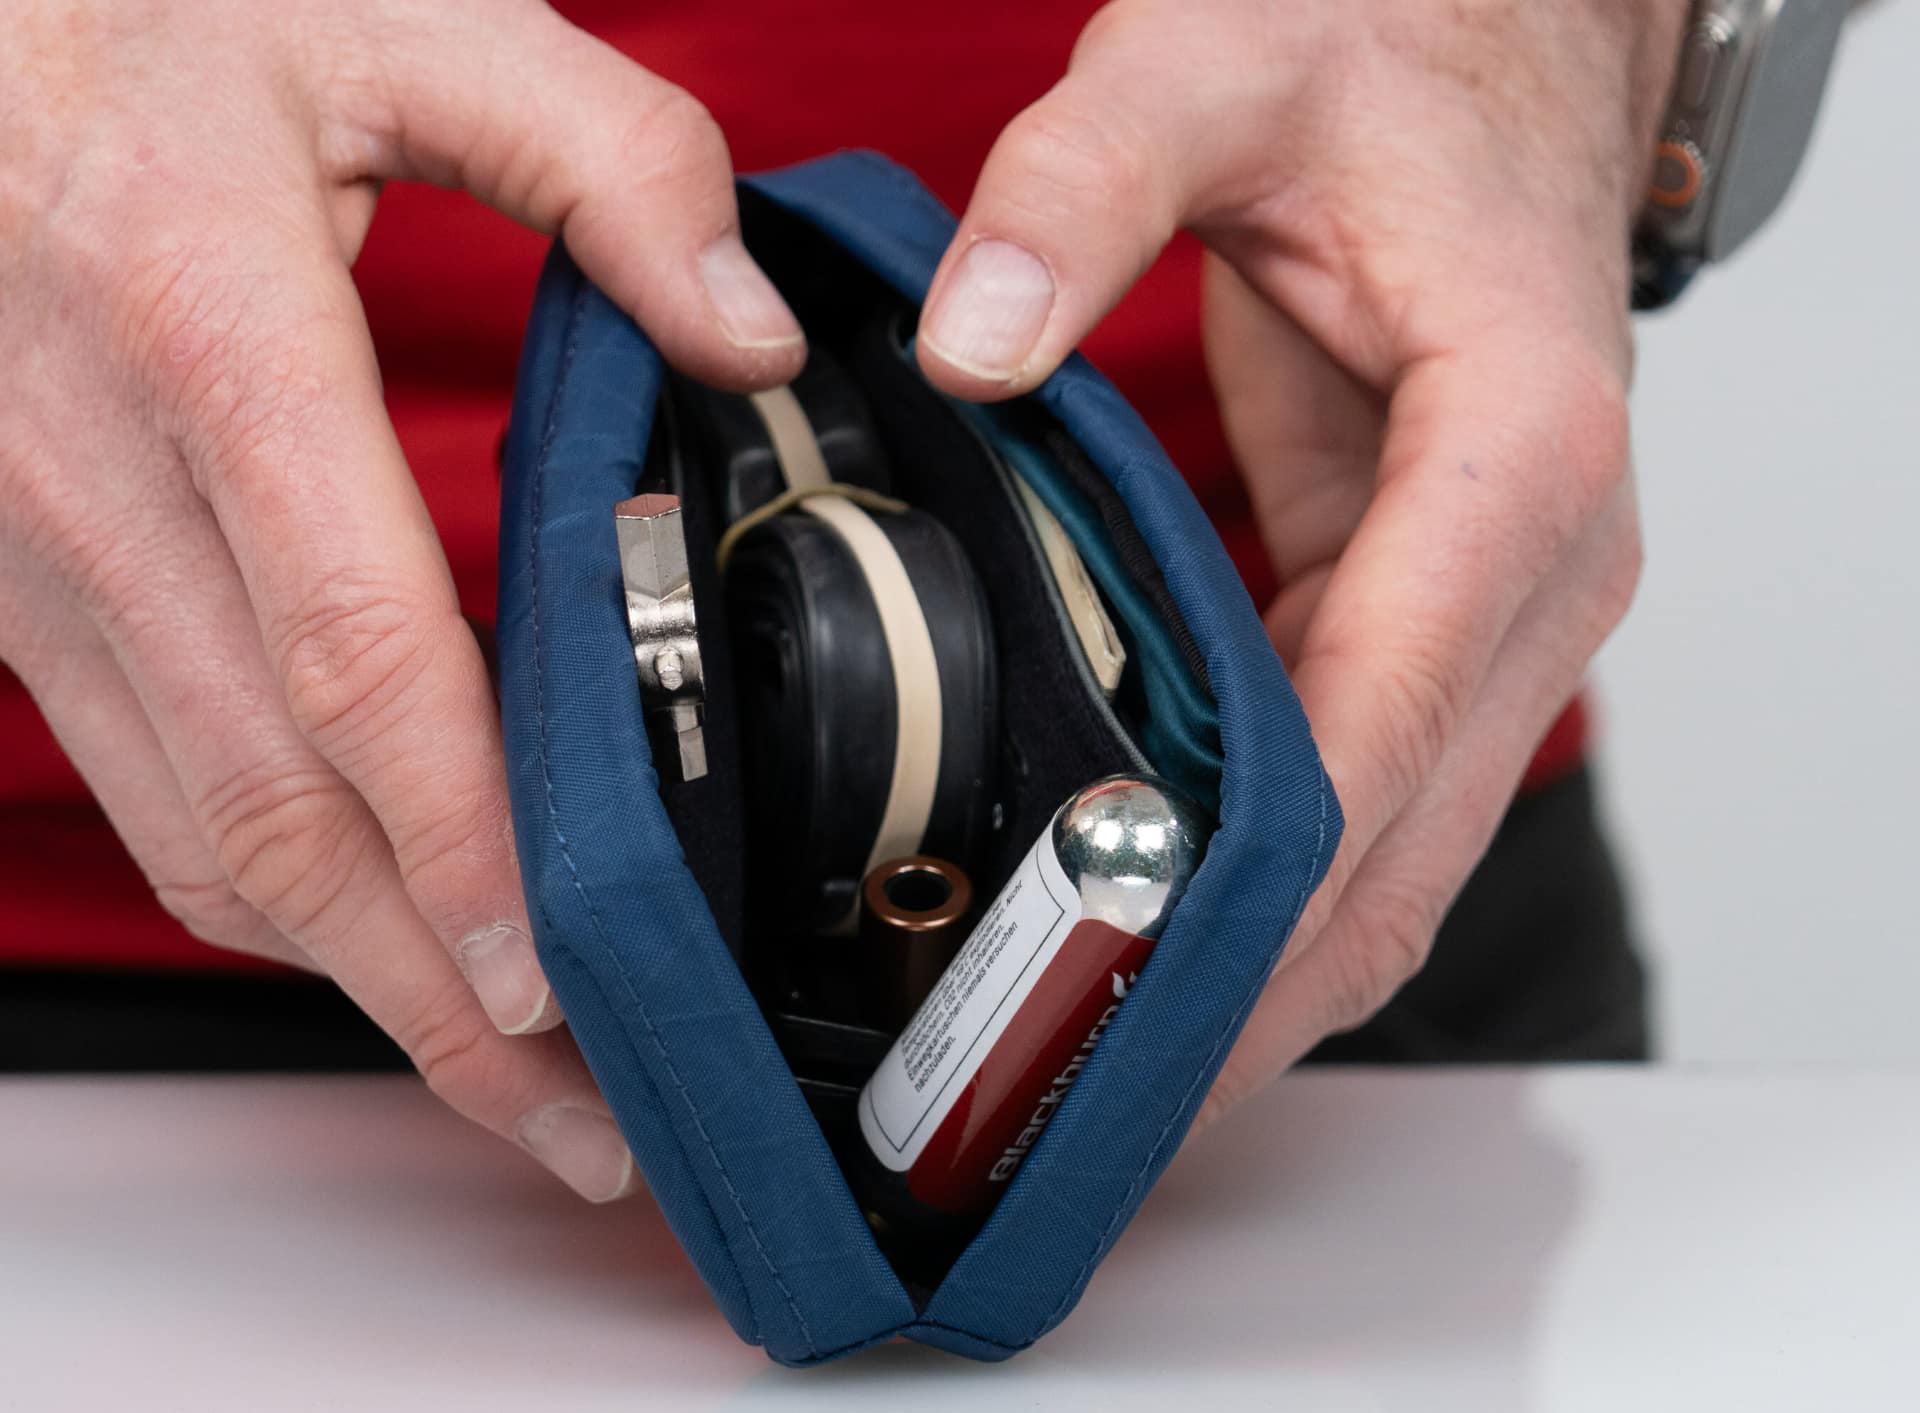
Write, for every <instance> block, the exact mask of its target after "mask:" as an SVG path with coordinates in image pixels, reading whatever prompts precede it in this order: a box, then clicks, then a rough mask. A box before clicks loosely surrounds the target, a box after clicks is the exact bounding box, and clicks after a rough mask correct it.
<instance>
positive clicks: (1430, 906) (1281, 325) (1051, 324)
mask: <svg viewBox="0 0 1920 1413" xmlns="http://www.w3.org/2000/svg"><path fill="white" fill-rule="evenodd" d="M1684 12H1685V0H1524V3H1522V0H1464V3H1459V4H1453V5H1435V6H1428V5H1409V4H1406V3H1404V0H1347V2H1346V3H1344V4H1341V5H1337V6H1325V5H1320V6H1303V5H1299V4H1296V3H1291V0H1219V3H1211V4H1206V5H1194V4H1191V3H1189V2H1188V0H1119V3H1115V4H1112V5H1109V6H1108V7H1107V8H1106V9H1104V10H1102V11H1101V12H1100V13H1099V14H1098V15H1097V16H1096V17H1095V19H1094V21H1093V22H1092V23H1091V24H1090V25H1089V26H1088V27H1087V30H1086V32H1085V33H1084V34H1083V35H1082V36H1081V39H1080V43H1079V44H1078V46H1077V47H1076V49H1075V52H1074V56H1073V62H1072V65H1071V68H1070V70H1069V72H1068V74H1067V76H1066V77H1065V78H1064V79H1063V80H1062V81H1061V82H1060V83H1059V84H1058V85H1057V86H1056V87H1055V88H1054V89H1053V90H1052V91H1051V92H1050V93H1048V94H1047V95H1046V96H1045V97H1044V98H1042V99H1041V100H1040V101H1039V102H1038V103H1036V104H1035V105H1034V106H1033V107H1031V108H1029V109H1028V110H1027V111H1026V112H1025V113H1023V114H1021V115H1020V117H1018V118H1017V119H1016V120H1015V121H1014V122H1013V123H1012V124H1011V125H1010V126H1009V128H1008V129H1007V131H1006V132H1005V133H1004V134H1003V135H1002V136H1001V138H1000V140H999V142H998V144H997V145H996V146H995V148H994V150H993V153H992V155H991V157H990V158H989V159H988V162H987V164H986V167H985V170H984V171H983V172H982V174H981V177H980V181H979V184H978V186H977V188H976V190H975V193H974V196H973V200H972V202H971V204H970V205H969V207H968V210H967V213H966V216H965V218H964V219H963V220H962V222H961V225H960V229H959V231H958V233H957V235H956V237H955V239H954V242H953V245H952V247H951V248H950V249H949V250H948V252H947V254H946V258H945V259H944V261H943V262H942V264H941V267H940V269H939V271H938V273H937V274H936V277H935V279H934V283H933V288H932V290H931V293H930V297H929V300H928V305H927V312H926V315H925V317H924V318H923V320H922V322H921V326H920V333H919V341H918V343H919V350H920V360H921V364H922V366H923V368H924V369H925V371H926V372H927V374H928V376H929V377H930V378H931V379H932V380H933V381H934V382H936V383H938V384H939V385H940V386H942V387H943V388H945V389H946V390H947V391H949V392H952V393H954V394H956V395H960V396H966V397H976V398H982V399H988V398H998V397H1006V396H1010V395H1013V394H1017V393H1021V392H1025V391H1026V390H1028V389H1029V388H1031V387H1033V386H1034V385H1035V384H1037V383H1038V382H1040V381H1041V379H1043V378H1044V377H1045V376H1046V375H1047V374H1048V373H1050V372H1051V371H1052V370H1053V369H1054V368H1055V367H1056V366H1057V365H1058V364H1059V362H1060V361H1061V359H1063V358H1064V357H1065V356H1066V354H1067V352H1068V351H1069V350H1070V349H1071V348H1072V347H1073V346H1074V344H1076V343H1077V342H1078V341H1079V340H1080V339H1081V337H1082V336H1084V335H1085V334H1086V332H1087V331H1088V330H1089V329H1090V328H1091V327H1092V326H1093V325H1094V324H1095V323H1096V322H1097V321H1098V320H1099V319H1100V317H1101V316H1102V315H1103V314H1104V313H1105V312H1106V311H1107V310H1108V309H1109V308H1110V307H1111V306H1112V305H1113V304H1114V303H1115V302H1116V301H1117V300H1118V299H1119V298H1120V296H1121V295H1122V294H1123V293H1124V292H1125V291H1126V289H1127V288H1128V286H1129V285H1131V284H1132V282H1133V281H1134V279H1135V278H1137V277H1138V275H1139V274H1140V273H1141V271H1142V270H1144V269H1145V268H1146V266H1147V265H1148V264H1150V263H1151V262H1152V261H1153V259H1154V258H1155V256H1156V255H1157V254H1158V253H1159V251H1160V249H1161V248H1162V246H1163V245H1164V244H1165V243H1166V241H1167V239H1168V238H1169V237H1170V235H1171V234H1172V232H1173V231H1174V230H1176V229H1179V228H1186V229H1190V230H1192V231H1194V232H1195V233H1197V234H1198V235H1199V236H1200V237H1201V239H1202V240H1204V241H1205V242H1206V243H1207V245H1208V246H1209V247H1210V248H1211V250H1212V252H1213V255H1212V257H1211V258H1210V262H1209V269H1208V275H1207V282H1206V285H1207V288H1206V294H1207V302H1206V326H1205V327H1206V345H1207V354H1208V361H1209V365H1210V368H1211V371H1212V375H1213V380H1214V384H1215V388H1216V391H1217V393H1218V395H1219V398H1220V403H1221V410H1222V414H1223V417H1224V419H1225V423H1226V429H1227V432H1228V436H1229V439H1230V441H1231V442H1232V444H1233V448H1234V451H1235V453H1236V457H1237V459H1238V461H1239V463H1240V466H1241V468H1242V470H1243V472H1244V474H1245V475H1246V477H1247V480H1248V483H1249V489H1250V491H1251V494H1252V498H1253V503H1254V507H1255V511H1256V513H1257V515H1258V517H1259V519H1260V525H1261V529H1262V531H1263V534H1264V537H1265V541H1266V544H1267V547H1268V549H1269V551H1270V553H1271V554H1272V556H1273V560H1274V564H1275V567H1276V569H1277V570H1278V572H1279V574H1280V577H1281V581H1282V585H1283V587H1282V590H1281V592H1280V595H1279V597H1278V598H1277V599H1276V600H1275V602H1274V603H1273V604H1272V605H1271V606H1270V607H1269V609H1268V610H1267V624H1268V628H1269V630H1270V632H1271V635H1272V638H1273V641H1274V643H1275V645H1276V647H1277V648H1278V650H1279V652H1280V653H1281V655H1282V657H1283V659H1284V660H1285V662H1286V664H1287V666H1288V668H1289V671H1290V673H1291V675H1292V678H1293V681H1294V684H1295V686H1296V687H1297V688H1298V690H1299V693H1300V697H1301V700H1302V703H1303V704H1304V706H1305V708H1306V711H1307V715H1308V718H1309V720H1310V721H1311V722H1312V724H1313V728H1314V732H1315V736H1316V739H1317V740H1318V743H1319V746H1320V750H1321V753H1322V756H1323V757H1324V759H1325V761H1326V765H1327V769H1328V772H1329V774H1330V775H1331V776H1332V778H1333V781H1334V785H1335V788H1336V791H1337V793H1338V795H1339V798H1340V801H1341V804H1342V806H1343V808H1344V811H1345V814H1346V820H1347V831H1346V835H1345V839H1344V841H1343V843H1342V845H1341V848H1340V851H1339V853H1338V855H1337V857H1336V858H1335V860H1334V862H1333V867H1332V871H1331V873H1330V875H1329V877H1328V880H1327V882H1326V883H1325V885H1324V886H1323V887H1322V888H1321V889H1320V891H1319V893H1318V894H1317V895H1316V897H1315V898H1314V900H1313V902H1312V904H1311V905H1310V906H1309V908H1308V911H1307V914H1306V916H1305V917H1304V918H1303V919H1302V921H1301V924H1300V927H1299V930H1298V934H1297V936H1296V937H1295V939H1294V941H1293V943H1292V945H1291V946H1290V947H1289V949H1288V952H1287V955H1286V958H1285V960H1284V961H1283V962H1282V964H1281V966H1280V968H1279V970H1278V971H1277V972H1276V973H1275V976H1274V979H1273V980H1272V981H1271V982H1270V983H1269V985H1268V987H1267V990H1266V993H1265V995H1264V996H1263V998H1262V999H1261V1001H1260V1003H1259V1005H1258V1006H1257V1007H1256V1009H1255V1011H1254V1013H1253V1015H1252V1018H1251V1019H1250V1021H1249V1023H1248V1025H1247V1028H1246V1031H1245V1032H1244V1034H1243V1035H1242V1037H1241V1039H1240V1042H1239V1044H1238V1045H1237V1047H1236V1049H1235V1051H1234V1053H1233V1055H1232V1056H1231V1058H1230V1059H1229V1060H1228V1062H1227V1065H1226V1067H1225V1069H1224V1070H1223V1071H1222V1074H1221V1076H1220V1079H1219V1081H1218V1082H1217V1083H1216V1085H1215V1088H1214V1092H1213V1094H1212V1095H1211V1096H1210V1100H1209V1104H1208V1107H1207V1109H1206V1111H1204V1112H1203V1115H1202V1117H1203V1119H1206V1118H1210V1117H1211V1116H1212V1115H1214V1114H1216V1113H1218V1112H1219V1111H1220V1110H1221V1109H1222V1108H1223V1107H1224V1106H1225V1105H1226V1104H1229V1103H1231V1102H1232V1101H1234V1100H1236V1099H1238V1098H1240V1097H1242V1096H1244V1095H1245V1094H1246V1093H1248V1092H1249V1091H1251V1090H1252V1089H1254V1088H1256V1087H1257V1086H1258V1085H1260V1084H1261V1083H1263V1082H1265V1081H1266V1080H1267V1079H1269V1078H1271V1077H1272V1076H1273V1075H1275V1074H1277V1073H1279V1072H1280V1071H1281V1070H1282V1069H1284V1068H1285V1067H1286V1066H1287V1065H1289V1064H1291V1063H1292V1062H1293V1061H1294V1060H1295V1059H1297V1058H1298V1057H1299V1056H1300V1055H1301V1054H1303V1053H1304V1052H1305V1051H1306V1050H1307V1049H1309V1048H1310V1047H1311V1046H1312V1045H1313V1044H1314V1043H1315V1042H1316V1041H1317V1040H1319V1039H1320V1038H1321V1037H1322V1036H1324V1035H1326V1034H1328V1033H1330V1032H1333V1031H1337V1030H1340V1029H1345V1028H1348V1027H1351V1026H1354V1025H1357V1024H1359V1023H1360V1022H1361V1021H1363V1020H1364V1019H1365V1018H1366V1017H1367V1016H1369V1015H1370V1014H1372V1012H1373V1011H1374V1010H1376V1009H1377V1008H1378V1007H1379V1006H1380V1005H1382V1004H1383V1003H1384V1002H1385V1001H1386V1000H1387V999H1388V998H1389V997H1390V996H1391V995H1392V993H1393V992H1394V991H1395V990H1396V989H1397V988H1398V987H1399V985H1400V984H1401V983H1402V982H1403V981H1405V980H1406V979H1407V978H1408V977H1409V976H1411V975H1412V974H1413V972H1414V971H1415V970H1417V969H1418V967H1419V966H1420V965H1421V963H1422V962H1423V961H1424V959H1425V957H1426V954H1427V950H1428V948H1429V947H1430V946H1431V944H1432V939H1433V936H1434V933H1435V931H1436V929H1437V928H1438V926H1439V922H1440V919H1441V917H1442V916H1443V915H1444V913H1445V911H1446V909H1447V907H1448V906H1449V904H1450V902H1451V900H1452V898H1453V897H1454V895H1455V893H1456V892H1457V891H1458V889H1459V887H1460V885H1461V883H1462V882H1463V881H1464V879H1465V878H1466V875H1467V874H1468V873H1469V872H1470V870H1471V869H1472V867H1473V865H1474V863H1475V862H1476V861H1477V860H1478V858H1479V857H1480V855H1481V854H1482V853H1483V852H1484V850H1485V847H1486V844H1487V841H1488V840H1489V839H1490V837H1491V836H1492V833H1493V830H1494V828H1495V826H1496V825H1497V823H1498V821H1499V819H1500V816H1501V814H1502V812H1503V811H1504V809H1505V807H1506V805H1507V803H1508V801H1509V800H1510V799H1511V798H1512V795H1513V791H1514V787H1515V785H1516V783H1517V781H1518V779H1519V777H1520V775H1521V773H1522V771H1523V769H1524V768H1525V765H1526V762H1527V760H1528V758H1529V757H1530V755H1531V754H1532V752H1533V750H1534V748H1535V747H1536V745H1537V744H1538V743H1539V741H1540V739H1541V737H1542V736H1543V734H1544V733H1545V731H1546V729H1547V727H1548V725H1549V724H1550V723H1551V721H1552V719H1553V717H1554V715H1555V714H1556V713H1557V712H1558V711H1559V710H1560V709H1561V708H1562V707H1563V706H1564V704H1565V703H1566V701H1567V700H1568V698H1569V697H1570V696H1571V695H1572V694H1573V692H1574V691H1575V690H1576V688H1577V685H1578V682H1579V678H1580V676H1581V674H1582V672H1583V671H1584V669H1585V666H1586V664H1587V662H1588V660H1589V659H1590V658H1591V656H1592V654H1593V652H1594V651H1595V650H1596V649H1597V647H1598V646H1599V644H1600V642H1601V641H1602V639H1603V638H1604V637H1605V636H1606V634H1607V633H1608V632H1609V631H1610V630H1611V629H1612V627H1613V625H1614V624H1615V623H1616V622H1618V620H1619V619H1620V617H1621V615H1622V614H1623V613H1624V612H1625V610H1626V606H1627V604H1628V602H1629V600H1630V598H1631V596H1632V592H1633V587H1634V584H1635V581H1636V579H1637V576H1638V571H1639V556H1640V547H1639V537H1638V529H1637V524H1636V517H1635V509H1634V501H1633V493H1632V486H1631V477H1630V474H1629V469H1628V445H1627V421H1626V402H1625V387H1626V382H1627V378H1628V374H1629V370H1630V365H1631V357H1632V354H1631V336H1630V333H1629V328H1628V321H1627V288H1628V258H1627V257H1628V235H1629V232H1630V228H1631V222H1632V219H1633V216H1634V213H1635V211H1636V210H1637V208H1638V205H1639V202H1640V198H1641V195H1642V193H1643V192H1644V190H1645V184H1646V176H1647V165H1648V154H1649V153H1650V152H1651V149H1652V138H1653V126H1654V123H1655V120H1656V119H1657V117H1658V112H1659V106H1660V103H1661V100H1662V99H1663V97H1664V95H1665V90H1666V85H1667V82H1668V74H1669V70H1670V66H1671V63H1672V57H1673V55H1674V53H1675V51H1676V49H1677V47H1678V41H1679V26H1680V21H1681V18H1682V16H1683V15H1684ZM1541 940H1542V944H1543V945H1551V939H1546V938H1543V939H1541Z"/></svg>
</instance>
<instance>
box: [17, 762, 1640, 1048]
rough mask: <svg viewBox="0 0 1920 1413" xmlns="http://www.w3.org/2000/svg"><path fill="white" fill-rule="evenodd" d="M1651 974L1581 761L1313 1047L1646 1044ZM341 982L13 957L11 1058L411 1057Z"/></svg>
mask: <svg viewBox="0 0 1920 1413" xmlns="http://www.w3.org/2000/svg"><path fill="white" fill-rule="evenodd" d="M1647 1055H1648V1025H1647V997H1646V977H1645V972H1644V969H1643V968H1642V966H1641V962H1640V959H1639V957H1638V956H1637V955H1636V953H1635V951H1634V948H1633V945H1632V942H1631V940H1630V938H1629V934H1628V925H1627V908H1626V901H1625V898H1624V895H1623V893H1622V890H1621V886H1620V878H1619V874H1618V872H1617V870H1616V869H1615V867H1614V863H1613V858H1612V855H1611V853H1610V851H1609V850H1608V848H1607V843H1606V838H1605V835H1604V834H1603V832H1602V830H1601V827H1600V823H1599V820H1598V817H1597V810H1596V806H1595V800H1594V790H1593V783H1592V780H1591V778H1590V777H1589V774H1588V772H1587V771H1585V770H1580V771H1576V772H1575V773H1573V774H1572V775H1569V776H1567V777H1565V778H1564V779H1561V780H1559V781H1556V782H1555V783H1553V784H1551V785H1549V786H1547V787H1546V788H1545V789H1543V790H1540V791H1538V792H1536V793H1534V794H1531V795H1528V796H1526V797H1524V798H1522V799H1520V800H1518V801H1517V802H1515V804H1514V806H1513V808H1512V809H1511V810H1509V811H1508V813H1507V817H1506V819H1505V821H1504V822H1503V823H1502V824H1501V826H1500V832H1499V833H1498V834H1497V835H1496V836H1495V838H1494V841H1493V845H1492V847H1491V849H1490V850H1489V851H1488V853H1487V857H1486V859H1485V861H1484V862H1482V863H1481V865H1480V867H1479V869H1478V870H1477V871H1476V872H1475V873H1474V875H1473V877H1472V878H1471V879H1469V880H1468V882H1467V886H1466V888H1465V890H1464V891H1462V893H1461V895H1460V897H1459V899H1458V900H1457V901H1456V902H1455V904H1454V907H1453V911H1452V912H1451V913H1449V914H1448V916H1447V921H1446V924H1445V926H1443V927H1442V928H1441V931H1440V939H1439V941H1438V942H1437V943H1436V944H1435V947H1434V953H1433V957H1432V959H1431V960H1430V961H1429V962H1428V964H1427V967H1426V970H1425V971H1423V972H1421V974H1420V975H1419V976H1417V977H1415V978H1414V980H1413V981H1412V982H1410V983H1409V984H1408V985H1407V986H1406V987H1405V988H1404V989H1403V990H1402V991H1401V992H1400V994H1399V995H1398V996H1397V997H1395V998H1394V999H1393V1000H1392V1001H1390V1002H1389V1003H1388V1004H1387V1006H1386V1008H1385V1009H1384V1010H1382V1011H1381V1012H1380V1014H1379V1015H1377V1016H1375V1017H1374V1019H1373V1020H1371V1021H1369V1022H1368V1023H1367V1024H1366V1025H1364V1026H1362V1027H1361V1028H1360V1029H1359V1030H1356V1031H1354V1032H1352V1033H1351V1034H1348V1035H1336V1036H1332V1037H1330V1038H1329V1039H1327V1040H1326V1041H1324V1042H1322V1043H1321V1045H1320V1046H1319V1048H1318V1049H1316V1050H1315V1051H1314V1052H1313V1054H1312V1055H1310V1056H1309V1057H1308V1060H1309V1062H1314V1061H1320V1062H1340V1063H1362V1064H1373V1063H1395V1064H1448V1063H1475V1064H1478V1063H1487V1064H1492V1063H1507V1064H1524V1063H1531V1062H1542V1061H1563V1060H1644V1059H1646V1058H1647ZM406 1063H407V1062H406V1058H405V1057H404V1056H403V1055H402V1054H401V1053H400V1051H399V1050H398V1048H396V1047H395V1046H394V1044H393V1043H392V1042H391V1041H390V1040H388V1039H387V1038H386V1036H384V1035H383V1034H381V1033H380V1031H379V1030H378V1029H377V1028H376V1027H375V1026H374V1024H373V1023H372V1022H371V1021H369V1020H367V1019H366V1017H364V1016H363V1015H361V1014H360V1012H359V1011H358V1010H357V1009H355V1007H354V1006H353V1004H352V1003H351V1002H350V1001H348V1000H347V999H346V997H345V996H343V995H341V994H340V992H339V991H337V990H336V989H335V988H334V987H333V985H332V984H331V983H329V982H326V981H323V980H320V979H318V978H309V977H277V976H273V977H267V976H194V975H191V974H186V973H180V972H168V973H165V974H160V975H145V974H140V973H128V972H105V971H13V972H8V971H0V1072H4V1071H12V1072H15V1073H22V1072H24V1073H42V1074H44V1073H52V1072H62V1071H65V1072H72V1071H93V1072H103V1071H110V1072H119V1073H143V1072H144V1073H152V1072H157V1071H194V1072H201V1073H234V1072H248V1071H251V1072H259V1071H266V1072H283V1073H284V1072H316V1071H372V1070H394V1069H404V1068H406Z"/></svg>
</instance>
